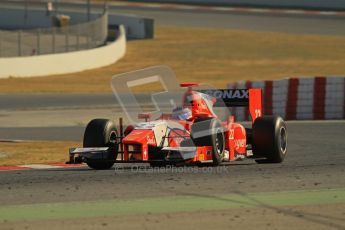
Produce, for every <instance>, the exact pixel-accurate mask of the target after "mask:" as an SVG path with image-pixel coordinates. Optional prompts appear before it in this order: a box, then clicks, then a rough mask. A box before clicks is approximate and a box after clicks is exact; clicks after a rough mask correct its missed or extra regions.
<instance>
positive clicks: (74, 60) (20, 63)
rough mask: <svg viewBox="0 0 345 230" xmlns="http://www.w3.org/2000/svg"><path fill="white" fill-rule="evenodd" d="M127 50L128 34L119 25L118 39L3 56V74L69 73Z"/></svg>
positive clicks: (0, 62)
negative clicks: (90, 46)
mask: <svg viewBox="0 0 345 230" xmlns="http://www.w3.org/2000/svg"><path fill="white" fill-rule="evenodd" d="M125 52H126V34H125V28H124V26H120V30H119V36H118V38H117V39H116V41H114V42H112V43H110V44H108V45H106V46H102V47H99V48H95V49H90V50H84V51H77V52H70V53H62V54H50V55H40V56H32V57H15V58H0V78H7V77H10V76H14V77H32V76H46V75H52V74H66V73H73V72H79V71H84V70H88V69H94V68H99V67H102V66H106V65H110V64H112V63H115V62H116V61H118V60H119V59H121V58H122V57H123V56H124V55H125Z"/></svg>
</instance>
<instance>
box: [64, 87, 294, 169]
mask: <svg viewBox="0 0 345 230" xmlns="http://www.w3.org/2000/svg"><path fill="white" fill-rule="evenodd" d="M195 85H196V84H192V83H189V84H182V85H181V86H182V87H185V88H186V90H185V93H184V95H183V96H182V106H180V107H177V108H175V109H174V110H173V111H172V113H171V114H162V115H161V116H160V118H159V119H155V120H150V114H145V113H140V114H138V117H139V118H141V119H145V121H144V122H140V123H137V124H133V125H129V126H128V127H127V128H126V129H125V130H123V128H122V126H123V125H122V118H120V125H119V126H120V128H119V130H118V129H117V125H116V124H115V123H114V122H113V121H111V120H107V119H94V120H92V121H90V122H89V124H88V125H87V127H86V130H85V134H84V141H83V148H71V149H70V160H69V162H68V163H81V162H85V163H86V164H87V165H88V166H89V167H90V168H93V169H109V168H111V167H112V166H113V165H114V164H115V163H117V162H121V163H132V162H146V163H150V164H151V166H164V165H167V164H173V165H180V164H195V165H204V164H209V165H213V166H217V165H220V164H221V163H222V162H227V161H235V160H237V159H243V158H246V157H247V158H254V159H255V160H256V162H258V163H264V162H267V163H281V162H282V161H283V160H284V157H285V155H286V152H287V130H286V125H285V122H284V120H283V119H282V118H281V117H279V116H263V115H262V114H263V113H262V90H261V89H213V90H195V89H193V88H194V86H195ZM220 94H221V95H228V96H224V97H222V100H223V101H222V102H223V105H225V106H227V107H232V106H243V107H246V108H248V109H249V114H250V116H251V119H252V127H251V128H245V127H244V126H243V125H242V124H240V123H236V122H235V117H234V116H231V115H229V116H227V119H225V120H224V121H222V120H221V119H219V118H218V117H217V115H216V114H215V112H214V106H217V104H218V101H217V97H215V95H220ZM229 95H230V96H229ZM236 95H237V96H236Z"/></svg>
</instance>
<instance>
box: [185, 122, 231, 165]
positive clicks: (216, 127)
mask: <svg viewBox="0 0 345 230" xmlns="http://www.w3.org/2000/svg"><path fill="white" fill-rule="evenodd" d="M191 136H192V139H193V142H194V144H195V146H212V161H213V165H214V166H217V165H219V164H220V163H221V162H222V161H223V157H224V150H225V138H224V130H223V127H222V125H221V124H220V122H219V121H218V119H216V118H198V119H196V120H195V121H194V123H193V125H192V127H191Z"/></svg>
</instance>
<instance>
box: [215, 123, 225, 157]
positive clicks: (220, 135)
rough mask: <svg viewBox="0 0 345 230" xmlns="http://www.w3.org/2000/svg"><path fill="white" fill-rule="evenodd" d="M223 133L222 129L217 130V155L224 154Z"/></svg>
mask: <svg viewBox="0 0 345 230" xmlns="http://www.w3.org/2000/svg"><path fill="white" fill-rule="evenodd" d="M222 139H223V133H222V130H221V129H220V128H218V129H217V131H216V150H217V154H218V155H220V154H221V153H222V152H223V148H224V146H223V144H224V143H223V141H222Z"/></svg>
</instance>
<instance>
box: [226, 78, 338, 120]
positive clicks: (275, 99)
mask: <svg viewBox="0 0 345 230" xmlns="http://www.w3.org/2000/svg"><path fill="white" fill-rule="evenodd" d="M229 88H262V89H263V103H264V108H263V110H264V114H266V115H272V114H273V115H279V116H282V117H283V118H285V119H286V120H324V119H326V120H328V119H345V78H344V77H312V78H289V79H284V80H279V81H247V82H237V83H231V84H229ZM232 113H233V114H235V115H236V119H237V120H240V121H243V120H249V114H248V109H246V108H240V107H237V108H232Z"/></svg>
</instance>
